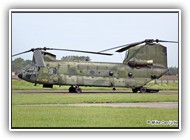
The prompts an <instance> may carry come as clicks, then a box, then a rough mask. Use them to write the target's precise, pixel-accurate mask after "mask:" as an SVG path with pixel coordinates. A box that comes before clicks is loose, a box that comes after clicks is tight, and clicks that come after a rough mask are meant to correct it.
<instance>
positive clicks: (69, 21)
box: [12, 12, 178, 67]
mask: <svg viewBox="0 0 190 140" xmlns="http://www.w3.org/2000/svg"><path fill="white" fill-rule="evenodd" d="M147 38H148V39H149V38H150V39H162V40H172V41H178V14H177V13H140V12H139V13H13V14H12V53H13V54H16V53H19V52H22V51H26V50H29V49H31V48H36V47H49V48H63V49H78V50H87V51H101V50H104V49H107V48H112V47H116V46H120V45H124V44H128V43H133V42H136V41H142V40H144V39H147ZM162 44H163V45H165V46H166V47H167V49H168V66H169V67H170V66H178V44H172V43H162ZM50 52H52V53H54V54H56V55H57V59H61V57H62V56H66V55H83V56H90V58H91V59H92V61H101V62H122V61H123V58H124V56H125V55H124V53H116V52H115V51H114V50H113V51H109V52H108V53H114V55H113V56H101V55H94V54H84V53H73V52H60V51H50ZM20 57H22V58H24V59H32V53H28V54H23V55H21V56H20ZM15 58H16V57H14V58H13V59H15Z"/></svg>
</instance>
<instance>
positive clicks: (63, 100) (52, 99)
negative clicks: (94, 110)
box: [12, 93, 178, 105]
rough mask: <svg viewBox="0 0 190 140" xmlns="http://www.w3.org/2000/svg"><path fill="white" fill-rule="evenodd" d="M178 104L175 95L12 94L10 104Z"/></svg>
mask: <svg viewBox="0 0 190 140" xmlns="http://www.w3.org/2000/svg"><path fill="white" fill-rule="evenodd" d="M129 102H178V95H177V94H152V93H146V94H141V93H137V94H48V93H43V94H17V93H13V94H12V104H13V105H18V104H70V103H129Z"/></svg>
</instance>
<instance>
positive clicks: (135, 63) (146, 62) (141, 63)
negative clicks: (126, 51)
mask: <svg viewBox="0 0 190 140" xmlns="http://www.w3.org/2000/svg"><path fill="white" fill-rule="evenodd" d="M128 65H129V66H131V67H138V66H141V67H142V66H148V65H153V60H131V61H129V62H128Z"/></svg>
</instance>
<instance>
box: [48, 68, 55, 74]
mask: <svg viewBox="0 0 190 140" xmlns="http://www.w3.org/2000/svg"><path fill="white" fill-rule="evenodd" d="M49 74H57V69H56V68H50V69H49Z"/></svg>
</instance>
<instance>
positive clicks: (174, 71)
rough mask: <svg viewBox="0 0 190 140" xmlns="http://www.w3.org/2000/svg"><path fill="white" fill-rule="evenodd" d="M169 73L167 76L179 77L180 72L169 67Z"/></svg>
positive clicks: (175, 68)
mask: <svg viewBox="0 0 190 140" xmlns="http://www.w3.org/2000/svg"><path fill="white" fill-rule="evenodd" d="M168 69H169V71H168V72H167V73H166V75H177V74H178V72H179V70H178V68H177V67H169V68H168Z"/></svg>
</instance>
